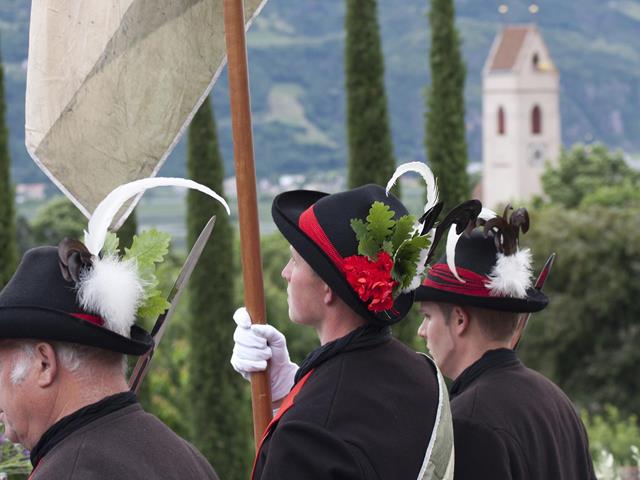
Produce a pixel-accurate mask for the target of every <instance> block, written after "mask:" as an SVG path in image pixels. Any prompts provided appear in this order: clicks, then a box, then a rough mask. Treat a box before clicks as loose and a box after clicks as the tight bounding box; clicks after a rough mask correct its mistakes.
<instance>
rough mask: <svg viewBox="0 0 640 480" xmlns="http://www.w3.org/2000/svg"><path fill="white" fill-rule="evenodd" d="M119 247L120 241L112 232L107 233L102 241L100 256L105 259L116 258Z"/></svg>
mask: <svg viewBox="0 0 640 480" xmlns="http://www.w3.org/2000/svg"><path fill="white" fill-rule="evenodd" d="M119 245H120V239H119V238H118V236H117V235H116V234H115V233H113V232H107V236H106V237H105V239H104V245H103V247H102V255H103V256H105V257H112V256H117V255H118V254H119V253H120V252H119V251H118V247H119Z"/></svg>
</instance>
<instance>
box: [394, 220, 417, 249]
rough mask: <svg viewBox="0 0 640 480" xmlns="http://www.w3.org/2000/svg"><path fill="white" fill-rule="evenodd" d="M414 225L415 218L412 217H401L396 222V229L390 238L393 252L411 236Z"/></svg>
mask: <svg viewBox="0 0 640 480" xmlns="http://www.w3.org/2000/svg"><path fill="white" fill-rule="evenodd" d="M414 224H415V218H414V217H413V216H412V215H403V216H402V217H400V218H399V219H398V220H397V221H396V227H395V228H394V229H393V236H392V237H391V241H392V242H393V250H394V251H395V250H397V249H398V248H400V245H401V244H402V242H404V241H405V240H406V239H407V238H409V237H410V236H411V232H412V230H413V225H414Z"/></svg>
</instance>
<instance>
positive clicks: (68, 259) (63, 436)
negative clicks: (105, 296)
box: [0, 242, 218, 480]
mask: <svg viewBox="0 0 640 480" xmlns="http://www.w3.org/2000/svg"><path fill="white" fill-rule="evenodd" d="M78 245H82V244H80V242H71V247H69V242H66V243H65V242H62V243H61V246H60V247H59V248H56V247H39V248H34V249H32V250H29V251H28V252H27V253H26V254H25V255H24V258H23V259H22V262H21V263H20V265H19V267H18V270H17V271H16V273H15V275H14V276H13V278H12V279H11V280H10V282H9V283H8V284H7V286H6V287H5V288H4V289H3V290H2V292H1V293H0V410H1V411H2V413H1V414H0V417H1V420H2V423H4V425H5V434H6V435H7V436H8V437H9V439H11V440H12V441H14V442H20V443H21V444H22V445H24V446H25V447H26V448H28V449H29V450H31V461H32V463H33V466H34V471H33V473H32V474H31V476H30V479H31V480H43V479H47V480H48V479H51V480H53V479H62V478H64V479H78V480H88V479H105V480H107V479H108V480H113V479H125V478H126V479H130V480H131V479H139V480H143V479H144V480H147V479H153V478H163V479H175V480H183V479H186V478H189V479H217V478H218V477H217V476H216V474H215V472H214V471H213V469H212V468H211V466H210V465H209V464H208V463H207V461H206V460H205V459H204V457H203V456H202V455H201V454H200V453H199V452H198V451H197V450H196V449H195V448H194V447H193V446H192V445H191V444H189V443H188V442H186V441H185V440H183V439H181V438H180V437H178V436H177V435H176V434H175V433H173V432H172V431H171V430H170V429H169V428H167V427H166V426H165V425H164V424H163V423H162V422H160V421H159V420H158V419H157V418H156V417H154V416H153V415H150V414H148V413H146V412H144V410H142V408H141V407H140V404H139V403H138V402H137V400H136V396H135V394H134V393H132V392H130V391H129V388H128V385H127V381H126V378H125V365H126V363H125V355H141V354H143V353H145V352H146V351H147V350H148V349H149V348H151V346H152V345H153V340H152V338H151V336H150V335H149V334H148V333H147V332H145V331H144V330H142V329H141V328H139V327H137V326H135V325H133V320H134V318H135V317H134V314H135V303H136V302H137V300H135V296H136V294H135V292H136V291H139V290H140V288H139V287H140V285H139V284H137V283H136V282H137V280H136V275H135V273H132V268H131V265H121V264H120V263H121V262H119V261H118V260H115V259H113V258H103V259H100V258H97V257H95V258H91V255H88V254H86V252H82V253H80V252H79V250H78V248H80V249H82V248H83V246H82V247H78ZM121 268H124V270H128V271H129V274H126V272H125V274H124V275H123V272H122V271H119V269H121ZM105 271H106V273H107V274H108V275H107V277H105V276H104V273H105ZM109 274H111V275H112V276H111V277H109ZM109 280H113V281H114V282H115V283H113V284H111V287H110V290H111V291H112V292H113V293H114V296H113V297H112V299H115V300H116V302H115V303H117V300H122V298H120V297H128V296H130V295H129V294H130V293H131V292H133V293H134V295H133V297H132V298H134V303H133V304H132V305H131V307H132V308H127V306H126V305H125V306H124V308H123V305H121V304H120V305H115V304H114V303H111V302H108V303H105V302H104V301H101V300H100V298H97V297H100V295H99V293H100V290H101V288H103V287H104V286H107V287H108V288H109V285H108V284H110V281H109ZM116 280H117V281H116ZM124 303H126V301H124Z"/></svg>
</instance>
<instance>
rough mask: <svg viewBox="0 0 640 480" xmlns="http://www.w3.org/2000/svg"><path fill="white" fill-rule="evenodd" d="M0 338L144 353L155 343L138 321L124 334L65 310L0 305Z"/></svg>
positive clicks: (126, 352)
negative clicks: (45, 341) (139, 325)
mask: <svg viewBox="0 0 640 480" xmlns="http://www.w3.org/2000/svg"><path fill="white" fill-rule="evenodd" d="M36 332H37V333H36ZM0 338H3V339H34V340H49V341H58V342H69V343H77V344H80V345H88V346H91V347H96V348H103V349H106V350H111V351H114V352H119V353H123V354H126V355H143V354H144V353H146V352H147V351H148V350H149V349H150V348H151V347H153V343H154V342H153V338H152V337H151V335H149V333H147V332H146V331H145V330H144V329H142V328H140V327H138V326H137V325H134V326H132V327H131V338H127V337H124V336H122V335H118V334H117V333H115V332H112V331H111V330H108V329H106V328H103V327H100V326H98V325H94V324H92V323H90V322H87V321H85V320H81V319H79V318H75V317H73V316H71V315H69V314H68V313H66V312H61V311H58V310H54V309H48V308H43V307H30V306H19V307H12V306H6V307H0Z"/></svg>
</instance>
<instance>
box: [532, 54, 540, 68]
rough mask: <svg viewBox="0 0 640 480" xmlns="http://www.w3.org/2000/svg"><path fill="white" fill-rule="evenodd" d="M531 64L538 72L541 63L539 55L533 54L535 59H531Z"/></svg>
mask: <svg viewBox="0 0 640 480" xmlns="http://www.w3.org/2000/svg"><path fill="white" fill-rule="evenodd" d="M531 63H532V64H533V69H534V70H538V68H539V67H538V64H539V63H540V58H539V57H538V54H537V53H534V54H533V58H532V59H531Z"/></svg>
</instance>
